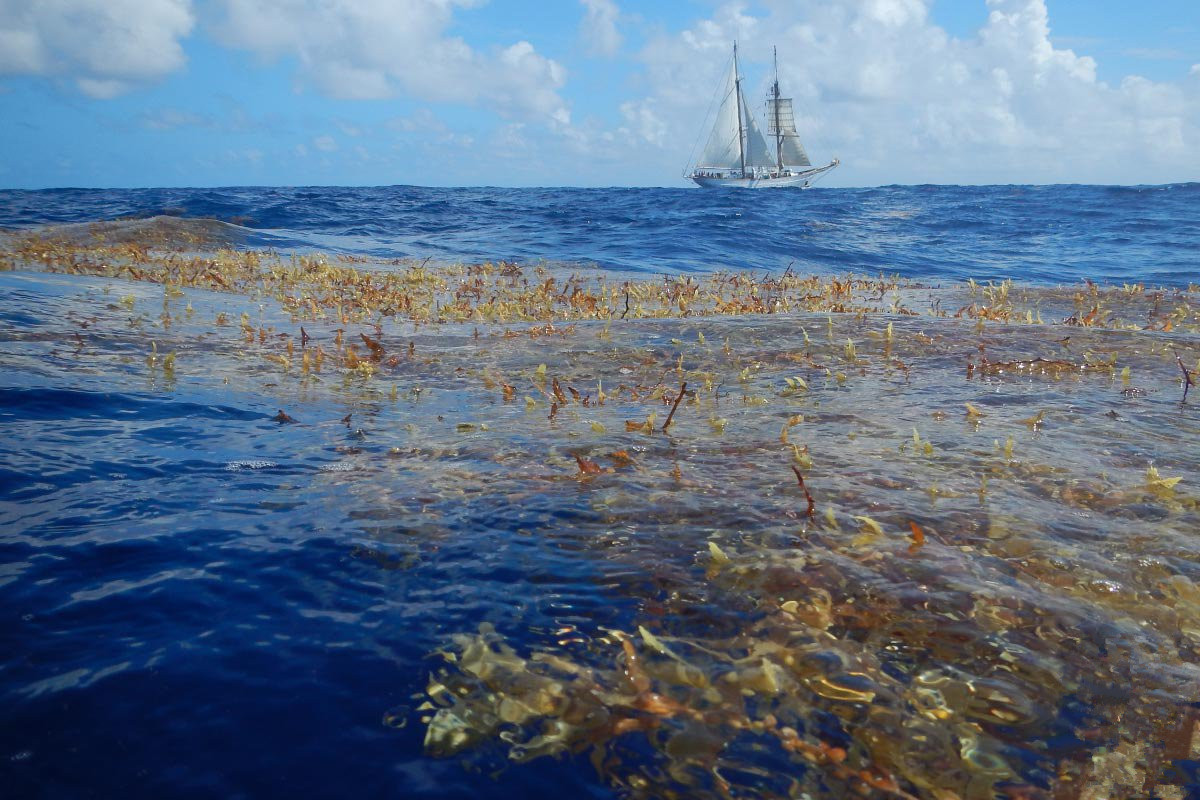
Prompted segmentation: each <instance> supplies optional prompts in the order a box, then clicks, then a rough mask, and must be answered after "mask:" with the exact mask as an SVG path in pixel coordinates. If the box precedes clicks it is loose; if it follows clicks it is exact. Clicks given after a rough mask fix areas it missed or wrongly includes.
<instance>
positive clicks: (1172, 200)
mask: <svg viewBox="0 0 1200 800" xmlns="http://www.w3.org/2000/svg"><path fill="white" fill-rule="evenodd" d="M156 214H168V215H176V216H185V217H197V218H204V217H207V218H215V219H218V220H223V221H227V222H229V221H231V222H236V223H238V224H241V225H245V226H247V227H249V228H250V229H251V230H252V231H253V235H252V236H251V237H250V239H249V242H248V243H249V244H251V245H255V244H257V245H271V246H275V247H279V248H321V249H326V250H330V249H332V250H342V251H354V252H364V253H369V254H373V255H377V256H380V257H398V256H415V257H419V258H424V257H426V256H433V257H435V258H439V259H449V260H457V259H463V260H469V261H479V260H492V261H494V260H497V259H506V260H516V261H522V262H529V261H538V260H542V259H545V260H548V261H562V262H584V263H595V264H599V265H601V266H604V267H613V268H620V269H623V270H632V271H642V272H652V273H653V272H675V271H680V272H687V271H703V270H712V269H721V268H732V269H767V270H782V269H785V268H786V267H787V266H788V265H789V264H794V265H795V268H796V269H801V270H813V271H819V272H835V273H836V272H846V271H853V272H860V273H868V274H875V273H878V272H880V271H883V272H887V273H899V274H900V275H903V276H905V277H911V278H918V279H924V280H934V281H936V280H947V279H952V280H962V279H965V278H968V277H972V278H976V279H978V280H994V279H1004V278H1013V279H1015V280H1017V281H1024V282H1031V283H1039V284H1062V283H1067V284H1069V283H1076V282H1079V281H1081V280H1083V279H1085V278H1089V279H1092V280H1094V281H1098V282H1116V283H1120V282H1123V281H1144V282H1146V283H1150V284H1164V285H1181V284H1182V285H1186V284H1187V283H1188V282H1189V281H1191V282H1195V281H1197V280H1200V257H1198V255H1197V254H1198V253H1200V225H1197V223H1196V220H1197V219H1200V184H1195V183H1191V184H1176V185H1168V186H1148V187H1119V186H1074V185H1064V186H887V187H880V188H872V189H824V188H821V189H814V190H810V191H758V192H732V191H731V192H718V191H701V190H698V189H498V188H469V189H439V188H422V187H411V186H392V187H378V188H336V187H328V188H326V187H297V188H282V187H267V188H229V189H118V190H110V189H56V190H46V191H33V192H30V191H3V192H0V228H2V227H10V228H11V227H23V226H29V225H37V224H41V223H52V222H79V221H90V220H95V219H113V218H118V217H144V216H150V215H156Z"/></svg>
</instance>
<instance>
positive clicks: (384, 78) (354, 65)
mask: <svg viewBox="0 0 1200 800" xmlns="http://www.w3.org/2000/svg"><path fill="white" fill-rule="evenodd" d="M474 4H475V0H218V2H217V6H218V7H219V8H220V9H221V12H220V13H219V14H218V18H217V19H216V20H215V21H214V30H215V31H216V33H217V35H218V37H219V38H220V39H221V40H222V41H224V42H225V43H226V44H229V45H232V46H235V47H239V48H244V49H246V50H250V51H253V52H255V53H258V54H260V55H262V56H264V57H267V58H280V57H292V58H295V59H296V60H297V62H298V63H299V65H300V70H301V75H302V78H303V80H304V81H305V82H307V83H309V84H311V85H313V86H315V87H316V88H317V89H318V90H319V91H321V92H323V93H325V94H328V95H331V96H333V97H337V98H347V99H382V98H390V97H395V96H397V95H407V96H411V97H415V98H418V99H421V100H425V101H434V102H448V103H463V104H469V105H479V106H483V107H486V108H490V109H492V110H495V111H498V112H500V113H502V114H505V115H508V116H512V117H522V118H524V117H535V118H541V119H542V120H544V121H550V122H552V124H560V125H561V124H566V123H567V122H568V121H569V119H570V116H569V112H568V111H567V108H566V104H565V103H564V102H563V99H562V97H561V96H560V95H559V93H558V90H559V89H561V88H562V86H563V85H564V83H565V81H566V73H565V71H564V70H563V68H562V66H561V65H559V64H558V63H557V62H555V61H553V60H551V59H548V58H545V57H544V56H542V55H539V54H538V53H537V52H536V51H535V50H534V48H533V46H532V45H531V44H529V43H528V42H525V41H519V42H516V43H514V44H512V45H510V46H508V47H506V48H498V49H496V50H494V51H492V52H489V53H482V52H478V51H476V50H474V49H472V48H471V47H470V46H469V45H467V43H466V42H464V41H463V40H462V39H461V38H458V37H455V36H449V35H447V29H448V28H449V27H450V24H451V22H452V18H453V13H454V9H455V7H464V6H470V5H474Z"/></svg>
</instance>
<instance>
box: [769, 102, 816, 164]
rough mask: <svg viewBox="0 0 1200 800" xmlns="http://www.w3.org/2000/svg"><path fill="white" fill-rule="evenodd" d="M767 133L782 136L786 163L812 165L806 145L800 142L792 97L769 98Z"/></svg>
mask: <svg viewBox="0 0 1200 800" xmlns="http://www.w3.org/2000/svg"><path fill="white" fill-rule="evenodd" d="M767 133H768V134H769V135H770V136H771V137H776V136H778V137H781V138H782V140H783V141H782V145H783V163H784V164H786V165H788V166H793V167H811V166H812V162H811V161H809V160H808V153H806V152H804V145H803V144H801V143H800V134H799V132H798V131H797V130H796V115H795V113H794V112H793V111H792V100H791V98H790V97H780V98H774V97H772V98H768V99H767Z"/></svg>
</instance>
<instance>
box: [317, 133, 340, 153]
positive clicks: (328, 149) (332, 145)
mask: <svg viewBox="0 0 1200 800" xmlns="http://www.w3.org/2000/svg"><path fill="white" fill-rule="evenodd" d="M312 143H313V147H315V148H317V149H318V150H320V151H321V152H322V153H332V152H333V151H334V150H337V149H338V143H337V141H336V140H335V139H334V138H333V137H332V136H318V137H317V138H315V139H313V141H312Z"/></svg>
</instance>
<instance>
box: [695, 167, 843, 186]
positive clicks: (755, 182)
mask: <svg viewBox="0 0 1200 800" xmlns="http://www.w3.org/2000/svg"><path fill="white" fill-rule="evenodd" d="M838 163H839V162H838V161H836V160H835V161H834V162H833V163H832V164H828V165H826V166H824V167H821V168H819V169H810V170H807V171H805V172H800V173H796V174H793V175H782V176H780V177H777V178H770V177H766V176H764V177H760V178H718V177H710V176H705V175H695V174H693V175H689V176H688V179H689V180H691V181H692V182H694V183H695V184H696V185H697V186H700V187H703V188H705V189H787V188H792V189H809V188H811V187H812V182H813V179H814V178H816V177H817V176H818V175H822V174H824V173H826V172H828V171H829V170H831V169H833V168H834V167H836V166H837V165H838Z"/></svg>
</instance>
